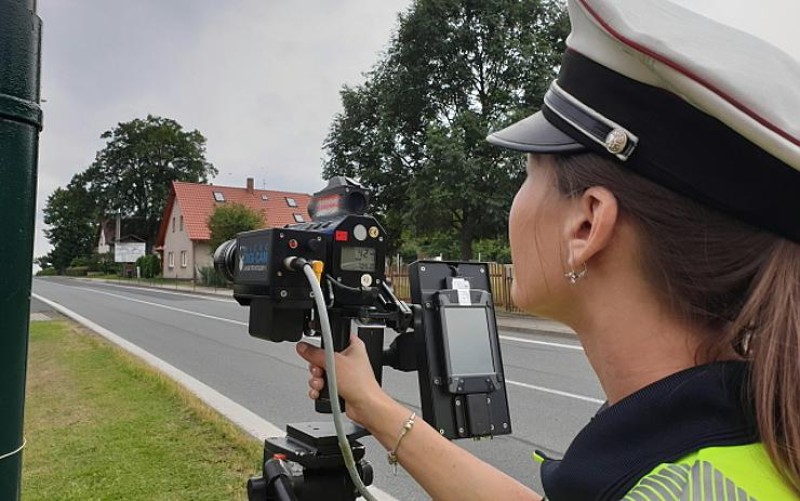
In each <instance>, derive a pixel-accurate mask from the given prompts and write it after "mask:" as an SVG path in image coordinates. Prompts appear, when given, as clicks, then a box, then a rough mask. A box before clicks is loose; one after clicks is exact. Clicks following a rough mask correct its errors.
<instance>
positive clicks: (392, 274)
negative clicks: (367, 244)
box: [386, 263, 521, 313]
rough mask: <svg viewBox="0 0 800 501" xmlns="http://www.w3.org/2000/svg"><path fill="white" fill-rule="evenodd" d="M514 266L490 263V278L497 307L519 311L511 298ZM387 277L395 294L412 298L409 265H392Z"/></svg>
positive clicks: (404, 298)
mask: <svg viewBox="0 0 800 501" xmlns="http://www.w3.org/2000/svg"><path fill="white" fill-rule="evenodd" d="M513 273H514V266H513V265H511V264H499V263H489V279H490V280H491V285H492V296H493V298H494V305H495V307H496V308H499V309H502V310H505V311H509V312H515V313H519V312H520V311H521V310H520V309H519V308H517V307H516V306H515V305H514V302H513V301H512V300H511V281H512V278H513V276H514V275H513ZM386 278H387V279H389V280H391V284H392V287H393V289H394V293H395V295H396V296H397V297H398V298H399V299H402V300H404V301H408V300H409V299H410V298H411V292H410V286H409V282H408V265H403V266H400V267H399V269H398V267H397V266H391V267H389V268H387V270H386Z"/></svg>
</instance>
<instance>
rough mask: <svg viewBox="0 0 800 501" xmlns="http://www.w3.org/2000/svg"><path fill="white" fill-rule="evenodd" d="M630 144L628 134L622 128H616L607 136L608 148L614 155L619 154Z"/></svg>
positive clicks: (606, 143)
mask: <svg viewBox="0 0 800 501" xmlns="http://www.w3.org/2000/svg"><path fill="white" fill-rule="evenodd" d="M627 145H628V134H626V133H625V131H624V130H622V129H614V130H612V131H611V132H609V133H608V135H607V136H606V142H605V146H606V149H607V150H608V151H609V152H610V153H613V154H614V155H619V154H620V153H622V152H623V151H625V147H626V146H627Z"/></svg>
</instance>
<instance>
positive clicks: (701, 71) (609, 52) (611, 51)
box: [488, 0, 800, 242]
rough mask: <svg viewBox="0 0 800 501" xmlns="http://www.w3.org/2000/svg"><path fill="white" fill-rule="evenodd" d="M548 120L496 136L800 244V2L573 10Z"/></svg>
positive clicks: (660, 2) (537, 118)
mask: <svg viewBox="0 0 800 501" xmlns="http://www.w3.org/2000/svg"><path fill="white" fill-rule="evenodd" d="M568 7H569V13H570V20H571V22H572V33H571V34H570V36H569V38H568V39H567V46H568V50H567V53H566V54H565V56H564V60H563V64H562V67H561V71H560V73H559V77H558V79H557V80H556V81H555V82H554V83H553V84H552V86H551V88H550V90H549V91H548V93H547V95H546V96H545V102H544V106H543V108H542V111H541V112H539V113H537V114H535V115H533V116H531V117H528V118H526V119H524V120H522V121H520V122H517V123H516V124H513V125H511V126H510V127H508V128H506V129H503V130H501V131H498V132H495V133H493V134H491V135H490V136H489V138H488V140H489V141H490V142H491V143H493V144H496V145H498V146H503V147H507V148H511V149H516V150H520V151H529V152H540V153H566V154H569V153H576V152H580V151H586V150H591V151H594V152H597V153H599V154H601V155H606V156H610V157H612V158H616V159H617V160H618V161H619V162H620V163H621V165H622V166H623V167H626V168H629V169H630V170H632V171H635V172H638V173H639V174H641V175H643V176H645V177H648V178H650V179H651V180H653V181H655V182H658V183H659V184H662V185H665V186H666V187H668V188H671V189H673V190H675V191H678V192H680V193H683V194H684V195H687V196H689V197H691V198H694V199H697V200H699V201H701V202H703V203H706V204H708V205H710V206H712V207H715V208H717V209H719V210H723V211H725V212H727V213H729V214H732V215H733V216H735V217H738V218H740V219H742V220H744V221H747V222H749V223H751V224H753V225H756V226H759V227H763V228H765V229H768V230H771V231H773V232H775V233H778V234H780V235H782V236H784V237H786V238H790V239H792V240H794V241H798V242H800V1H781V0H761V1H759V2H752V1H751V2H744V1H742V0H730V1H721V0H671V1H666V0H569V1H568Z"/></svg>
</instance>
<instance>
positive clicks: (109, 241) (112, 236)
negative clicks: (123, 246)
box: [97, 216, 147, 254]
mask: <svg viewBox="0 0 800 501" xmlns="http://www.w3.org/2000/svg"><path fill="white" fill-rule="evenodd" d="M117 224H119V225H120V228H119V229H117ZM141 227H142V224H141V221H137V220H136V219H128V218H125V219H121V218H119V216H118V217H116V218H113V217H110V218H107V219H104V220H103V221H102V222H101V223H100V236H99V237H98V238H97V253H98V254H107V253H111V254H114V244H115V243H117V242H119V243H129V242H147V238H146V233H145V231H144V230H143V229H142V228H141ZM123 231H124V232H125V233H124V234H123Z"/></svg>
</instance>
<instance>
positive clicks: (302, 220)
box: [293, 214, 306, 223]
mask: <svg viewBox="0 0 800 501" xmlns="http://www.w3.org/2000/svg"><path fill="white" fill-rule="evenodd" d="M293 216H294V220H295V221H296V222H298V223H305V222H306V220H305V218H304V217H303V215H302V214H293Z"/></svg>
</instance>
